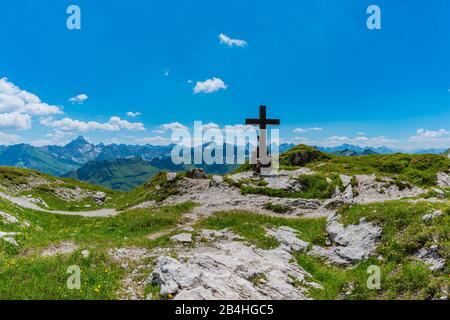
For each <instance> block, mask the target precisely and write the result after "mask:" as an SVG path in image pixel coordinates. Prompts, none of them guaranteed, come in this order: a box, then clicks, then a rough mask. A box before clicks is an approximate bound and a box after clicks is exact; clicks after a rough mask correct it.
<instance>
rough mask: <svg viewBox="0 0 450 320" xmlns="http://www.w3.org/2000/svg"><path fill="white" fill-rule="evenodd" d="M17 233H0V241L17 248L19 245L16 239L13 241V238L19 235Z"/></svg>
mask: <svg viewBox="0 0 450 320" xmlns="http://www.w3.org/2000/svg"><path fill="white" fill-rule="evenodd" d="M19 234H20V233H19V232H3V231H0V239H3V241H6V242H8V243H10V244H12V245H13V246H16V247H17V246H18V245H19V244H18V243H17V241H16V239H14V237H15V236H17V235H19Z"/></svg>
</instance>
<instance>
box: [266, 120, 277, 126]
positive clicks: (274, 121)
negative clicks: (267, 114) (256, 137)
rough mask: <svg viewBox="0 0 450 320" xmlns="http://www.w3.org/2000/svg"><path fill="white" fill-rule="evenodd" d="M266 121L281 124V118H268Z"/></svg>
mask: <svg viewBox="0 0 450 320" xmlns="http://www.w3.org/2000/svg"><path fill="white" fill-rule="evenodd" d="M266 123H267V124H271V125H279V124H280V119H267V120H266Z"/></svg>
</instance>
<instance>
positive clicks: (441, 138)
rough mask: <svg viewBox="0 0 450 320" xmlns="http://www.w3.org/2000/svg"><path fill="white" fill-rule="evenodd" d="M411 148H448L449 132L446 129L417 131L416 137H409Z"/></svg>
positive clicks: (449, 143)
mask: <svg viewBox="0 0 450 320" xmlns="http://www.w3.org/2000/svg"><path fill="white" fill-rule="evenodd" d="M408 141H409V142H411V143H413V145H412V147H414V148H417V147H422V148H448V147H449V145H450V131H448V130H446V129H438V130H428V129H417V131H416V135H414V136H411V137H409V139H408Z"/></svg>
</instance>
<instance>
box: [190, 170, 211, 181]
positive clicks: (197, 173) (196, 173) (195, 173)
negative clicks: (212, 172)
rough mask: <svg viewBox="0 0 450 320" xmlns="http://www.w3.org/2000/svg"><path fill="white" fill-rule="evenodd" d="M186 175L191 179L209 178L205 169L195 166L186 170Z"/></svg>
mask: <svg viewBox="0 0 450 320" xmlns="http://www.w3.org/2000/svg"><path fill="white" fill-rule="evenodd" d="M186 177H188V178H190V179H207V178H208V176H207V175H206V173H205V171H204V170H203V169H199V168H193V169H191V170H188V171H187V172H186Z"/></svg>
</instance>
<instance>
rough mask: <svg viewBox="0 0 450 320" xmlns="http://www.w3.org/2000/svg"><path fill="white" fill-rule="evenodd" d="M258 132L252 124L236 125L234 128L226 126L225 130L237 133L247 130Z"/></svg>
mask: <svg viewBox="0 0 450 320" xmlns="http://www.w3.org/2000/svg"><path fill="white" fill-rule="evenodd" d="M252 129H253V130H256V127H254V126H252V125H250V124H235V125H234V126H230V125H228V126H225V130H236V131H245V130H252Z"/></svg>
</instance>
